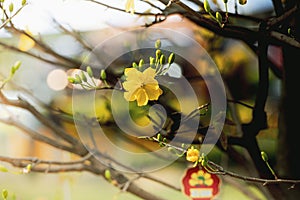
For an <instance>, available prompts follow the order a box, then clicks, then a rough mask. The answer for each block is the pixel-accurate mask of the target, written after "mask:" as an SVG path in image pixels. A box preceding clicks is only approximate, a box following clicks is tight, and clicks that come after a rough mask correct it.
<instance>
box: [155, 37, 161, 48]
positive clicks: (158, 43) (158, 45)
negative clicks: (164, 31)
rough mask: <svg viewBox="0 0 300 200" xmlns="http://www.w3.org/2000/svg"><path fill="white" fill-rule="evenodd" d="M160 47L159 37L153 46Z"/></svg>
mask: <svg viewBox="0 0 300 200" xmlns="http://www.w3.org/2000/svg"><path fill="white" fill-rule="evenodd" d="M160 47H161V41H160V39H158V40H156V42H155V48H157V49H159V48H160Z"/></svg>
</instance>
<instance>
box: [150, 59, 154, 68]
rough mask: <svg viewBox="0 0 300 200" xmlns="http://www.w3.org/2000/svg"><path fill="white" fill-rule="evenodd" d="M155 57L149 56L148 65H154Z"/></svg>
mask: <svg viewBox="0 0 300 200" xmlns="http://www.w3.org/2000/svg"><path fill="white" fill-rule="evenodd" d="M154 62H155V59H154V58H153V57H149V63H150V67H152V66H153V65H154Z"/></svg>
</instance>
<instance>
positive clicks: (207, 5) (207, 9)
mask: <svg viewBox="0 0 300 200" xmlns="http://www.w3.org/2000/svg"><path fill="white" fill-rule="evenodd" d="M203 3H204V10H205V11H206V12H208V13H209V12H210V6H209V3H208V1H207V0H204V2H203Z"/></svg>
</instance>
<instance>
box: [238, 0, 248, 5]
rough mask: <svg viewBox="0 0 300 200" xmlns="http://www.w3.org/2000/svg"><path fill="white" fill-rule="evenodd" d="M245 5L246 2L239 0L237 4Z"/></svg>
mask: <svg viewBox="0 0 300 200" xmlns="http://www.w3.org/2000/svg"><path fill="white" fill-rule="evenodd" d="M246 3H247V0H239V4H241V5H245V4H246Z"/></svg>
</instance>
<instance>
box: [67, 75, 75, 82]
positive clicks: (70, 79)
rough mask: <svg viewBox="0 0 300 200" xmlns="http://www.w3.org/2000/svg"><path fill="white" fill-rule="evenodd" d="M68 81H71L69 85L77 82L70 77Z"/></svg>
mask: <svg viewBox="0 0 300 200" xmlns="http://www.w3.org/2000/svg"><path fill="white" fill-rule="evenodd" d="M68 81H69V83H72V84H73V83H75V82H76V79H75V78H73V77H71V76H70V77H68Z"/></svg>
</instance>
